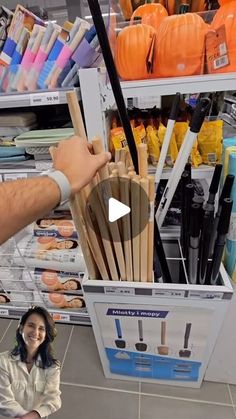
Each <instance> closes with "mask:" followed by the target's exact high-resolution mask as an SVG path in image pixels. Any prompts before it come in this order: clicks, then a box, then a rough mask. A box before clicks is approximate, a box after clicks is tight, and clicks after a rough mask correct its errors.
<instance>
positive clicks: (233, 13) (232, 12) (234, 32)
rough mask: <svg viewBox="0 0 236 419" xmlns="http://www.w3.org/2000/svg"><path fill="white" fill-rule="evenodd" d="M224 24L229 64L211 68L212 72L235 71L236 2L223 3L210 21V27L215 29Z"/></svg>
mask: <svg viewBox="0 0 236 419" xmlns="http://www.w3.org/2000/svg"><path fill="white" fill-rule="evenodd" d="M221 25H225V31H226V41H227V48H228V57H229V65H227V66H225V67H221V68H219V69H217V70H212V72H214V73H228V72H230V71H236V2H235V1H231V2H230V3H225V4H224V5H223V6H220V8H219V9H218V10H217V12H216V14H215V16H214V19H213V21H212V23H211V29H213V30H216V29H218V28H219V27H220V26H221Z"/></svg>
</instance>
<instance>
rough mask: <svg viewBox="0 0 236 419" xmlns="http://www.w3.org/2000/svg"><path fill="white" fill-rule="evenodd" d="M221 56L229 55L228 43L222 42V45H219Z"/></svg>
mask: <svg viewBox="0 0 236 419" xmlns="http://www.w3.org/2000/svg"><path fill="white" fill-rule="evenodd" d="M219 50H220V55H226V54H227V47H226V43H225V42H222V44H220V45H219Z"/></svg>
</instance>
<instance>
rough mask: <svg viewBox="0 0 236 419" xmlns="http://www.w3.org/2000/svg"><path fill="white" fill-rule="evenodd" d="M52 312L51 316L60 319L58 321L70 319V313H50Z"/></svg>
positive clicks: (56, 319)
mask: <svg viewBox="0 0 236 419" xmlns="http://www.w3.org/2000/svg"><path fill="white" fill-rule="evenodd" d="M51 314H52V318H53V320H55V321H60V322H69V321H70V315H69V314H64V313H51Z"/></svg>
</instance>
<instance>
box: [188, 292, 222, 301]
mask: <svg viewBox="0 0 236 419" xmlns="http://www.w3.org/2000/svg"><path fill="white" fill-rule="evenodd" d="M188 296H189V298H196V299H199V298H200V299H203V300H222V298H223V296H224V293H223V292H207V291H189V295H188Z"/></svg>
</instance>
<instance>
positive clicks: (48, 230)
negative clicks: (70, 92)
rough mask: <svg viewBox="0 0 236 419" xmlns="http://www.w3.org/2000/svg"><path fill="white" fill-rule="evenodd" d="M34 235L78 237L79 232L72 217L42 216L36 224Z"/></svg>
mask: <svg viewBox="0 0 236 419" xmlns="http://www.w3.org/2000/svg"><path fill="white" fill-rule="evenodd" d="M34 236H36V237H58V238H72V239H73V238H74V239H77V238H78V234H77V231H76V228H75V225H74V222H73V220H72V219H65V218H63V219H60V218H54V219H52V218H42V219H39V220H37V221H36V222H35V224H34Z"/></svg>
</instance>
